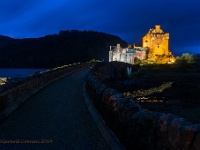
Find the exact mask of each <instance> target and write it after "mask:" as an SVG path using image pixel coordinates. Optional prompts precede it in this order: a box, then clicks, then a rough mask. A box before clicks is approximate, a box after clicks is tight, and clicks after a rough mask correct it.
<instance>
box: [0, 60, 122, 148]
mask: <svg viewBox="0 0 200 150" xmlns="http://www.w3.org/2000/svg"><path fill="white" fill-rule="evenodd" d="M90 66H91V64H88V63H86V64H72V65H66V66H62V67H58V68H55V69H52V70H49V71H47V72H44V73H42V74H36V75H33V76H32V77H29V78H27V79H26V81H20V83H18V84H16V85H15V86H14V85H13V86H12V88H11V87H10V88H9V87H5V88H4V90H3V91H2V93H1V94H0V110H1V113H0V120H1V123H0V149H25V150H27V149H48V150H49V149H63V150H64V149H67V150H76V149H83V150H85V149H91V150H92V149H102V150H104V149H105V150H108V149H123V147H122V146H121V145H120V144H119V143H118V141H117V139H116V138H115V136H113V135H112V134H111V132H110V130H109V129H108V128H107V127H106V126H105V125H104V124H103V123H102V120H101V118H100V117H99V116H98V114H97V113H96V112H95V111H94V110H91V109H93V107H92V105H91V104H90V102H89V100H88V99H87V94H86V93H84V94H83V83H84V81H85V76H86V74H87V72H88V70H89V69H88V68H89V67H90ZM84 92H85V90H84ZM86 102H87V105H86ZM89 107H90V109H88V108H89ZM89 110H90V111H89ZM94 118H95V119H94ZM99 129H100V130H99Z"/></svg>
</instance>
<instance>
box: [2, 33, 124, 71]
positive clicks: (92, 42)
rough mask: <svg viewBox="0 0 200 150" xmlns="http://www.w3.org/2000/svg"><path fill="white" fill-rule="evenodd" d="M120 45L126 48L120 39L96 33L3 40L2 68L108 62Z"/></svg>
mask: <svg viewBox="0 0 200 150" xmlns="http://www.w3.org/2000/svg"><path fill="white" fill-rule="evenodd" d="M3 37H4V36H3ZM117 43H120V44H121V45H122V46H124V47H126V46H127V43H126V42H125V41H124V40H122V39H121V38H120V37H118V36H116V35H111V34H107V33H103V32H97V31H79V30H61V31H60V32H59V33H58V34H51V35H46V36H43V37H39V38H23V39H13V38H7V39H6V38H5V37H4V38H2V39H1V36H0V53H1V55H0V62H2V63H0V68H52V67H57V66H61V65H64V64H69V63H74V62H86V61H89V60H91V59H98V60H105V61H107V60H108V51H109V48H110V46H111V45H112V46H114V45H116V44H117Z"/></svg>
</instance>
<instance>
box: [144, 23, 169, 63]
mask: <svg viewBox="0 0 200 150" xmlns="http://www.w3.org/2000/svg"><path fill="white" fill-rule="evenodd" d="M142 46H143V47H146V48H149V55H148V58H149V59H152V60H155V59H156V57H157V56H163V55H165V56H168V55H170V54H171V53H170V51H169V33H164V32H163V30H162V29H161V28H160V25H156V26H155V29H150V30H149V32H148V33H147V34H146V35H145V36H144V37H143V39H142Z"/></svg>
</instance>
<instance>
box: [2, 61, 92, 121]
mask: <svg viewBox="0 0 200 150" xmlns="http://www.w3.org/2000/svg"><path fill="white" fill-rule="evenodd" d="M89 65H91V64H90V63H73V64H69V65H64V66H61V67H57V68H54V69H49V70H47V71H44V72H41V73H37V74H33V75H31V76H28V77H26V78H24V79H23V80H19V81H16V82H13V83H8V84H5V85H3V86H2V87H3V88H2V89H1V91H0V113H1V112H2V111H4V110H5V109H6V108H7V107H9V106H10V105H12V104H13V103H14V102H17V101H18V99H21V98H23V97H26V96H27V95H28V94H30V92H31V91H34V90H38V89H40V88H41V87H44V86H45V85H47V84H49V83H51V82H52V81H54V80H56V79H59V78H60V77H63V76H65V75H66V74H68V73H70V72H73V71H75V70H78V69H82V68H85V67H88V66H89ZM0 120H1V116H0Z"/></svg>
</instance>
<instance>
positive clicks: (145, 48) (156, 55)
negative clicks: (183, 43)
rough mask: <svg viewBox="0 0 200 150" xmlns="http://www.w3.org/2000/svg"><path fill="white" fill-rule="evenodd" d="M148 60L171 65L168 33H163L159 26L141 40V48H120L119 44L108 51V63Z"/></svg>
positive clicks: (172, 59) (171, 56)
mask: <svg viewBox="0 0 200 150" xmlns="http://www.w3.org/2000/svg"><path fill="white" fill-rule="evenodd" d="M136 58H137V59H139V60H148V61H153V62H155V63H172V62H173V61H174V57H173V55H172V53H171V52H170V51H169V33H164V32H163V30H162V29H161V28H160V26H159V25H156V26H155V29H150V30H149V32H148V33H147V34H146V35H145V36H144V37H143V39H142V47H136V46H135V45H133V46H131V45H129V46H128V48H121V47H120V44H117V46H116V47H115V48H114V49H112V47H110V51H109V61H122V62H126V63H130V64H134V63H135V60H136Z"/></svg>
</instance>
